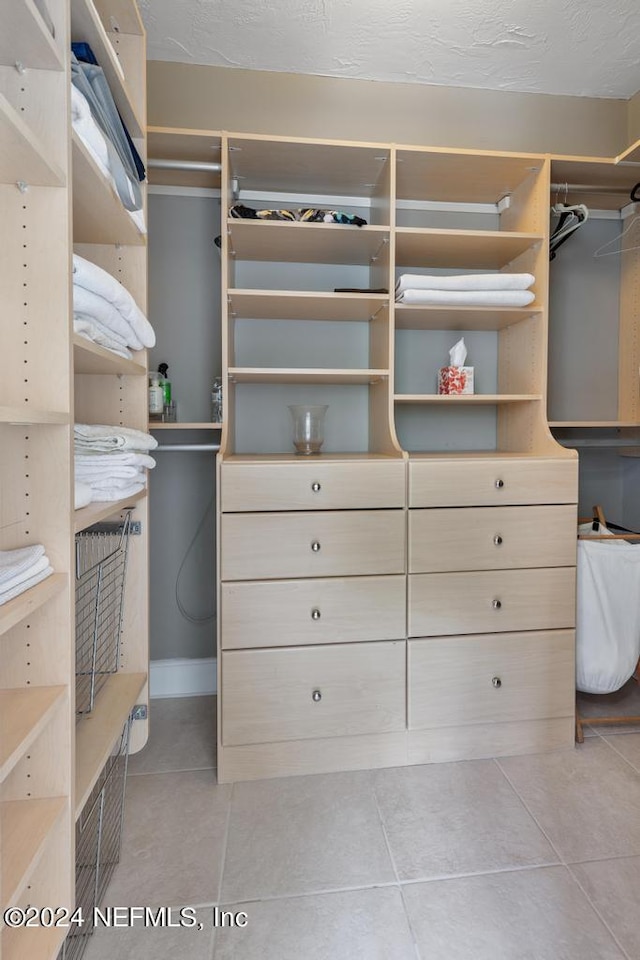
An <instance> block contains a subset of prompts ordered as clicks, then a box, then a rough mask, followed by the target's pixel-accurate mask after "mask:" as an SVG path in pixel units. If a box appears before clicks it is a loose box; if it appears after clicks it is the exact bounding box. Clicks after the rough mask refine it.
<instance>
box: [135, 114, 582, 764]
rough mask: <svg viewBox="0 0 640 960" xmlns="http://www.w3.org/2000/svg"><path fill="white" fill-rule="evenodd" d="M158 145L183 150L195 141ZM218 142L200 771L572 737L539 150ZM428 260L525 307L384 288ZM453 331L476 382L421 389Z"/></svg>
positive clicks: (493, 750)
mask: <svg viewBox="0 0 640 960" xmlns="http://www.w3.org/2000/svg"><path fill="white" fill-rule="evenodd" d="M154 135H155V136H156V137H158V138H159V139H162V138H164V141H163V142H164V149H165V151H167V150H169V149H170V144H171V142H173V143H174V148H175V149H176V150H182V151H184V150H185V149H187V136H188V135H192V132H191V133H189V132H185V134H184V135H183V136H182V137H181V138H178V137H177V136H175V137H174V138H171V137H170V133H169V132H168V131H167V132H166V133H164V134H162V133H161V132H160V131H156V132H155V134H154ZM167 138H169V140H167ZM221 143H222V154H221V160H222V173H221V189H222V196H223V235H222V255H223V256H222V263H223V357H224V361H223V377H224V382H225V384H226V385H227V395H226V401H227V402H226V418H225V423H224V425H223V432H222V443H221V454H220V457H219V491H220V494H219V545H218V549H219V569H220V571H221V572H220V578H221V584H220V589H219V604H220V606H219V609H220V620H219V657H218V664H219V692H220V696H219V721H220V722H219V730H220V734H219V744H218V749H219V754H218V757H219V759H218V763H219V767H218V769H219V777H220V779H221V780H234V779H245V778H251V777H261V776H279V775H286V774H290V773H296V772H311V771H314V770H318V771H319V770H326V769H336V770H337V769H348V768H355V767H358V766H376V765H380V764H382V765H385V764H403V763H411V762H425V761H426V760H430V759H444V758H446V759H454V758H458V759H459V758H463V757H466V756H475V755H479V752H482V751H483V750H484V753H483V755H487V756H493V755H500V754H501V753H505V752H506V753H509V752H516V753H517V752H527V751H529V750H534V749H536V750H539V749H545V748H550V747H552V746H557V745H558V744H559V743H568V742H570V739H571V736H572V731H571V723H570V718H571V716H572V714H573V676H572V671H573V635H572V632H571V628H572V627H573V622H574V605H575V519H576V507H575V504H576V499H577V460H576V457H575V454H574V453H573V452H572V451H568V450H565V449H563V448H562V447H561V446H559V445H558V444H557V443H556V442H555V440H554V439H553V437H552V435H551V433H550V431H549V427H548V424H547V420H546V409H545V404H546V364H547V295H548V250H547V242H548V235H549V227H548V219H549V218H548V209H549V183H550V170H549V161H548V159H547V158H545V157H542V156H535V155H534V156H520V155H516V154H497V153H490V152H488V151H487V152H480V153H474V152H472V151H451V150H444V149H426V148H418V147H390V146H389V145H384V144H354V143H342V144H340V143H335V142H334V143H328V144H327V143H320V142H317V141H294V140H287V139H286V138H268V137H265V136H250V135H246V134H243V135H235V134H229V135H222V136H221ZM181 155H182V156H184V153H182V154H181ZM365 185H366V186H365ZM323 198H325V202H324V203H323V202H322V200H323ZM236 202H237V203H243V204H245V205H247V206H253V207H254V209H262V208H267V209H269V208H277V209H282V208H288V209H291V208H302V207H309V206H312V207H318V206H324V207H326V208H329V209H342V210H345V211H346V212H349V213H355V214H357V215H360V216H362V217H364V219H366V221H367V224H366V225H365V226H361V227H355V226H352V225H344V224H335V223H301V222H285V221H277V220H276V221H272V220H268V219H267V220H252V219H236V218H235V217H233V216H232V215H230V216H227V211H231V208H232V206H233V204H234V203H236ZM430 270H434V271H436V272H438V273H440V274H442V273H445V274H447V275H451V274H454V275H455V274H459V273H462V272H464V273H470V272H479V271H480V272H485V271H487V270H491V271H499V272H503V273H512V272H517V273H531V274H533V275H534V277H535V282H534V284H533V292H534V300H533V302H532V304H531V305H530V306H528V307H523V308H509V307H501V308H497V309H490V308H488V307H486V306H485V307H483V306H479V307H477V308H476V307H462V308H460V307H454V306H451V307H447V306H443V307H435V306H434V307H431V306H411V305H405V304H403V303H396V302H395V296H394V287H395V283H396V280H397V278H398V277H399V276H400V274H402V273H404V272H411V273H425V272H428V271H430ZM334 288H335V289H334ZM378 288H384V290H385V291H389V292H388V293H384V292H380V290H379V289H378ZM357 289H359V290H361V291H362V292H360V293H357V292H352V291H355V290H357ZM332 290H333V292H332ZM345 291H349V292H345ZM319 330H320V331H323V332H324V335H323V336H322V335H320V334H319V333H317V331H319ZM461 335H464V336H465V337H466V338H467V340H468V344H469V348H470V351H472V354H471V355H470V359H469V361H468V362H470V363H472V364H474V366H475V368H476V384H477V386H476V391H477V392H476V393H475V394H474V395H471V396H458V397H452V396H438V395H437V393H436V375H437V370H438V368H439V367H440V366H443V365H445V364H446V362H447V351H448V349H450V347H451V346H452V345H453V343H454V342H455V340H456V339H458V338H459V336H461ZM328 344H330V348H329V346H328ZM340 391H348V397H349V400H348V402H347V401H346V400H344V399H343V397H344V396H347V394H341V392H340ZM295 402H309V403H328V404H329V412H328V414H327V424H326V438H325V444H324V446H323V449H322V453H321V455H320V456H319V457H313V458H307V459H305V458H303V457H296V456H295V455H293V454H292V452H291V451H292V444H291V423H290V420H289V417H288V411H287V410H286V405H287V404H288V403H295ZM332 414H333V419H332ZM405 611H406V620H405ZM407 637H408V638H411V639H409V640H408V641H407V639H406V638H407ZM394 641H395V642H394ZM407 642H408V644H409V648H410V649H409V655H408V658H407V660H406V662H405V652H404V646H405V644H406V643H407ZM391 651H393V654H391ZM387 656H393V658H394V663H395V666H394V667H392V666H391V664H390V663H387V659H386V658H387ZM382 663H384V664H385V666H384V668H383V676H382V677H381V676H380V675H379V674H378V667H379V665H380V664H382ZM431 664H433V669H431ZM485 669H486V671H489V672H490V675H489V677H488V681H487V682H488V684H489V690H488V691H487V692H486V693H485V691H484V687H483V686H482V681H481V679H480V674H481V675H482V676H484V672H485ZM372 671H373V674H372ZM502 675H504V677H505V678H507V679H505V687H508V689H507V691H506V695H505V696H503V697H502V700H498V699H495V698H496V696H497V695H499V694H496V688H495V687H493V686H492V684H491V680H492V677H494V676H502ZM376 678H377V679H376ZM321 680H322V683H321ZM379 680H383V681H384V682H383V685H382V686H380V685H379ZM336 682H338V688H337V689H334V684H335V683H336ZM396 683H397V684H398V686H396ZM550 683H551V687H552V689H551V690H550V689H549V684H550ZM405 684H406V685H407V689H408V691H409V698H410V699H409V704H408V707H407V709H408V715H407V716H406V717H404V718H403V719H402V722H399V720H398V717H399V712H401V711H402V710H404V706H403V705H402V702H401V699H398V697H399V691H400V689H402V690H403V689H404V685H405ZM323 687H326V689H327V691H328V693H327V696H326V697H325V694H324V692H323ZM467 687H469V689H470V690H472V691H473V692H472V693H471V694H469V693H468V691H467ZM314 691H315V692H316V693H318V692H320V693H321V698H316V699H315V700H314V699H313V696H312V694H313V692H314ZM363 692H364V693H368V695H369V702H367V697H366V696H365V698H364V701H362V700H361V699H360V697H361V694H363ZM503 692H504V691H503ZM492 697H493V699H492ZM389 698H391V700H390V699H389ZM467 701H468V702H467ZM376 702H377V704H378V707H380V708H381V709H382V711H383V713H384V714H385V715H386V716H387V718H388V720H389V721H390V722H389V723H386V722H383V724H382V725H379V723H378V721H379V720H380V714H379V712H378V709H377V708H376ZM392 704H394V706H393V709H392V708H391V705H392ZM331 705H333V707H334V709H331ZM432 726H437V727H438V729H439V731H442V734H443V737H442V749H441V750H440V752H438V749H437V747H434V744H433V742H432V741H431V740H430V739H429V737H430V731H431V728H432ZM374 754H375V759H374V758H373V757H374Z"/></svg>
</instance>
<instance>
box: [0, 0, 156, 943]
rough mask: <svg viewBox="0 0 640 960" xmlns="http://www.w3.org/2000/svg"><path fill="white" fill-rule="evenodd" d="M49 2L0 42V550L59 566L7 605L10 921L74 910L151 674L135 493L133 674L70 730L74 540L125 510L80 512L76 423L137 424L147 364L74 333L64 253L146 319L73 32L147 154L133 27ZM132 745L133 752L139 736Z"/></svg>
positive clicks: (49, 932) (36, 936) (22, 8)
mask: <svg viewBox="0 0 640 960" xmlns="http://www.w3.org/2000/svg"><path fill="white" fill-rule="evenodd" d="M46 6H47V9H48V13H49V15H50V18H51V20H52V22H53V28H54V29H53V32H51V31H50V30H49V26H48V24H47V22H46V20H45V18H43V16H42V15H41V13H40V12H39V10H38V8H37V6H36V4H35V3H33V0H19V2H16V3H12V4H11V5H10V9H9V10H7V11H6V15H5V17H4V23H3V33H2V37H1V38H0V144H1V146H0V195H1V197H2V223H3V227H4V231H3V238H2V241H1V242H0V247H1V252H2V256H0V290H1V294H2V296H1V300H2V306H3V314H2V324H1V325H0V342H1V345H2V354H3V356H4V357H5V358H6V360H7V363H6V364H5V366H6V374H5V377H4V378H3V383H4V391H3V397H2V401H3V403H2V406H1V407H0V448H1V449H2V455H1V456H0V548H2V549H13V548H16V547H20V546H23V545H27V544H32V543H37V542H41V543H43V544H44V546H45V548H46V552H47V555H48V557H49V558H50V561H51V564H52V566H53V567H54V570H55V573H54V575H53V576H51V577H49V578H48V579H46V580H44V581H43V582H42V583H40V584H38V585H37V586H36V587H34V588H32V589H31V590H29V591H28V592H25V593H24V594H22V595H21V596H19V597H17V598H16V599H14V600H12V601H10V602H9V603H7V604H5V605H3V606H2V607H0V675H1V676H2V690H0V845H1V846H0V860H1V862H2V870H1V874H0V902H1V903H2V907H3V909H4V908H5V907H7V906H9V905H17V906H26V905H27V904H30V905H37V906H51V907H55V906H61V907H68V908H71V907H72V906H73V904H74V873H75V864H74V846H75V844H74V840H75V829H74V823H75V820H76V819H77V816H78V813H79V811H80V809H81V807H82V804H83V802H84V799H86V796H87V795H88V793H89V791H90V789H91V784H92V783H93V782H94V781H95V779H96V778H97V777H98V775H99V773H100V770H101V767H102V766H103V765H104V763H105V761H106V759H107V758H108V756H109V754H110V751H111V748H112V745H113V743H114V742H116V741H117V740H118V738H119V736H120V733H121V731H122V728H123V725H124V723H125V721H126V719H127V717H128V715H129V712H130V710H131V707H132V706H133V705H134V704H135V703H138V702H140V701H141V699H142V697H143V696H144V687H145V684H146V671H147V664H146V609H145V607H146V530H145V527H146V524H145V523H144V519H145V516H144V500H143V498H139V499H140V504H139V505H138V507H137V516H138V517H141V519H142V520H143V535H142V537H141V538H136V539H137V542H136V544H135V549H134V551H133V554H134V556H132V563H131V566H132V576H131V578H130V583H129V593H130V602H129V604H128V607H127V622H126V626H125V636H124V646H123V650H124V653H123V663H122V669H123V673H122V675H119V676H117V677H114V678H112V679H113V681H114V683H113V685H112V686H111V683H110V689H107V688H105V689H104V690H103V691H102V692H101V693H102V696H101V697H100V698H99V701H98V702H97V705H96V708H95V712H94V714H93V716H92V718H91V721H90V723H89V722H87V723H86V724H83V725H81V726H79V727H78V728H76V725H75V715H74V699H75V697H74V694H75V663H74V659H75V658H74V590H73V586H74V572H75V567H74V534H75V532H76V531H78V530H81V529H85V528H86V527H88V526H90V525H91V524H92V523H94V522H96V521H98V520H101V519H105V518H106V517H110V516H113V515H116V516H117V515H118V513H119V512H120V510H121V509H122V507H123V506H125V504H100V505H98V504H92V505H91V506H90V507H87V508H85V510H83V511H77V512H75V513H74V510H73V493H72V475H73V439H72V426H73V422H74V420H76V419H77V420H87V421H89V422H91V421H92V420H93V421H95V422H98V421H99V422H111V423H126V424H128V425H131V426H137V427H141V428H144V425H145V422H146V362H145V357H144V355H140V356H139V357H136V359H135V360H134V361H126V360H121V359H116V358H114V356H113V355H112V354H110V353H108V352H107V351H105V350H103V349H101V348H100V347H97V346H95V345H93V344H89V343H88V342H86V341H84V340H81V339H80V338H77V337H74V336H73V334H72V332H71V295H70V294H71V283H70V270H71V244H72V240H73V242H74V243H76V244H77V246H76V249H77V250H78V251H79V252H81V253H82V254H83V255H84V256H86V257H88V258H89V259H92V260H94V261H95V262H96V263H99V264H101V265H102V266H105V267H106V268H107V269H110V270H111V272H112V273H114V274H115V275H116V276H119V277H120V278H121V279H122V280H123V282H124V283H125V284H126V285H127V286H129V288H130V289H131V290H132V292H133V293H134V295H135V296H136V298H138V300H139V302H140V304H141V305H142V306H143V307H144V305H145V279H146V258H145V247H144V238H143V237H141V236H140V235H139V234H134V233H132V232H131V231H130V222H128V221H129V218H128V215H126V214H125V215H124V217H123V216H122V214H123V213H124V211H121V210H120V209H118V206H117V204H116V203H115V196H114V194H113V191H112V189H111V187H110V186H108V185H107V184H106V182H105V181H104V180H103V179H102V177H101V175H100V174H99V171H98V170H97V169H96V168H95V165H94V164H93V162H92V161H91V158H90V157H89V156H88V154H87V153H86V151H85V150H84V148H83V147H82V144H81V143H80V142H79V141H78V140H76V138H75V137H73V136H72V134H71V121H70V110H69V82H70V79H69V46H70V36H73V37H74V38H77V39H80V38H81V39H84V40H87V41H88V42H89V43H91V45H92V47H93V49H94V51H95V52H97V53H98V55H99V57H100V59H101V61H104V62H107V61H110V63H111V66H108V67H107V74H108V75H109V74H112V73H113V74H118V77H119V79H117V78H115V76H114V77H113V78H111V77H110V79H112V84H111V85H112V89H113V90H114V94H115V97H116V101H117V102H118V104H119V107H120V109H121V110H122V111H123V115H124V113H126V110H125V108H124V106H123V103H124V99H127V100H128V101H129V102H130V103H136V101H137V108H134V109H137V111H138V117H139V119H138V121H137V123H133V122H131V123H130V128H131V129H132V132H133V135H134V137H135V138H136V139H137V142H138V143H139V144H140V145H142V144H143V143H144V120H145V114H144V75H145V60H144V36H143V31H142V28H141V25H140V21H139V19H137V20H136V22H137V27H136V28H135V29H133V30H132V33H134V34H136V36H135V37H134V38H133V39H132V38H129V37H122V36H119V37H117V38H116V43H117V45H118V46H121V45H123V44H124V45H125V46H126V47H127V51H128V52H127V53H126V54H125V57H124V58H123V57H122V55H121V52H120V50H119V52H118V54H115V53H114V52H113V50H112V48H111V44H110V41H109V39H108V35H107V30H106V29H105V27H104V26H103V25H102V23H101V21H100V19H99V17H98V16H97V15H96V13H95V9H94V8H93V5H92V3H90V2H89V0H82V2H80V0H78V2H76V0H74V2H73V3H72V4H71V9H70V4H69V3H68V2H67V0H47V4H46ZM125 8H129V10H130V13H131V17H130V19H129V20H128V21H127V23H128V25H129V27H130V26H131V23H132V22H133V19H134V18H133V10H134V7H133V5H132V4H129V3H125V2H124V0H123V2H121V3H119V15H120V11H124V10H125ZM136 17H137V15H136ZM107 26H108V27H109V28H112V27H113V24H111V23H108V24H107ZM123 32H124V31H123ZM80 33H81V34H82V37H80V36H79V34H80ZM136 45H137V47H136ZM135 49H137V58H138V59H137V67H136V66H135V64H136V57H135V55H134V50H135ZM118 58H120V59H126V61H127V62H126V64H125V72H124V73H125V76H127V77H128V76H133V77H134V78H135V80H134V83H133V84H132V87H131V89H132V90H133V93H132V94H130V93H127V86H128V84H127V82H126V81H124V80H123V79H122V77H121V76H120V69H119V68H118V66H117V63H118ZM129 119H130V121H131V119H132V118H131V117H130V116H129ZM72 158H73V164H72ZM72 220H73V226H72ZM120 228H122V229H120ZM116 244H118V245H119V244H123V246H120V247H119V248H116ZM128 244H131V246H128ZM74 374H75V377H74ZM74 381H75V386H74ZM141 514H142V516H141ZM135 726H138V727H139V728H142V727H143V726H144V724H142V723H138V724H136V725H134V727H135ZM136 736H137V748H139V746H140V745H141V744H142V743H143V742H144V739H145V731H144V730H143V729H138V730H137V731H136ZM135 748H136V747H134V749H135ZM64 933H65V928H64V927H61V926H56V927H44V926H42V927H39V928H30V929H10V928H9V927H7V926H3V927H2V931H1V933H0V937H1V948H0V955H1V956H2V957H3V960H13V958H23V957H29V960H50V958H52V957H55V956H56V955H57V953H58V950H59V948H60V946H61V941H62V938H63V936H64Z"/></svg>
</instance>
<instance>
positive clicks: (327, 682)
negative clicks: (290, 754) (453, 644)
mask: <svg viewBox="0 0 640 960" xmlns="http://www.w3.org/2000/svg"><path fill="white" fill-rule="evenodd" d="M405 658H406V641H405V640H399V641H397V642H395V643H394V642H385V643H353V644H344V645H337V646H319V647H289V648H288V649H286V650H227V651H225V652H224V653H223V654H222V677H223V685H224V686H223V694H222V742H223V744H225V745H226V746H228V745H233V744H244V743H271V742H275V741H277V740H307V739H312V738H316V737H340V736H347V735H348V736H353V735H356V734H364V733H384V732H389V731H393V730H404V728H405V712H406V708H405V686H406V678H405Z"/></svg>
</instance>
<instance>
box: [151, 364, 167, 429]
mask: <svg viewBox="0 0 640 960" xmlns="http://www.w3.org/2000/svg"><path fill="white" fill-rule="evenodd" d="M163 410H164V391H163V389H162V387H161V386H160V374H159V373H158V372H157V371H156V372H154V373H150V374H149V419H150V420H161V419H162V412H163Z"/></svg>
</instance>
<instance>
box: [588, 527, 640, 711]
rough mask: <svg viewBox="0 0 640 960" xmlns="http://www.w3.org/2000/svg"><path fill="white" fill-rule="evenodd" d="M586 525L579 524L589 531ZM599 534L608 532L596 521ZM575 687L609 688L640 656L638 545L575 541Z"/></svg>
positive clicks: (623, 677)
mask: <svg viewBox="0 0 640 960" xmlns="http://www.w3.org/2000/svg"><path fill="white" fill-rule="evenodd" d="M591 529H592V527H591V525H590V524H586V525H585V526H580V527H579V532H580V533H588V532H589V531H590V530H591ZM599 533H600V534H601V535H604V536H605V537H606V536H607V535H609V536H611V531H609V530H607V528H606V527H604V526H601V527H600V530H599ZM577 574H578V575H577V619H576V687H577V689H578V690H579V691H580V692H582V693H600V694H603V693H613V692H615V691H616V690H619V689H620V687H622V686H624V684H625V683H626V682H627V680H629V679H630V677H631V676H632V675H633V673H634V671H635V669H636V666H637V664H638V658H639V657H640V545H638V546H635V545H634V544H633V543H629V542H627V541H626V540H621V539H611V540H610V541H608V540H606V539H604V540H593V541H590V540H588V539H585V540H580V539H579V540H578V572H577Z"/></svg>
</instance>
